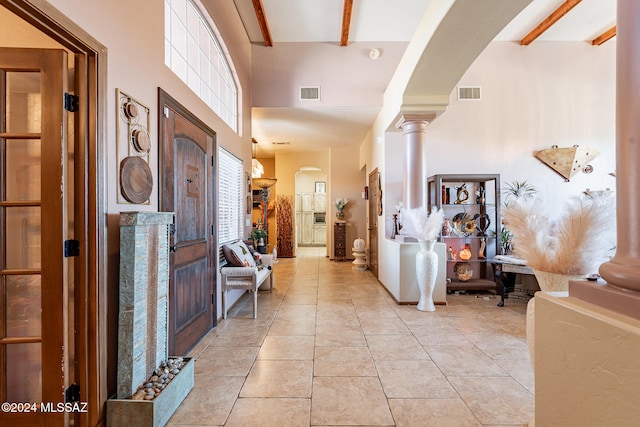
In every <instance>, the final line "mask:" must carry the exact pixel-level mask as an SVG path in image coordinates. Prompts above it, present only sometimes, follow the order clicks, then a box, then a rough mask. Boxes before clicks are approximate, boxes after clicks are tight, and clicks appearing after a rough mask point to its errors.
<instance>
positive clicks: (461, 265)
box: [453, 261, 473, 282]
mask: <svg viewBox="0 0 640 427" xmlns="http://www.w3.org/2000/svg"><path fill="white" fill-rule="evenodd" d="M453 274H454V275H455V276H456V279H458V280H459V281H461V282H468V281H469V280H470V279H471V278H472V277H473V266H472V265H471V264H470V263H468V262H466V261H461V262H456V264H455V265H454V266H453Z"/></svg>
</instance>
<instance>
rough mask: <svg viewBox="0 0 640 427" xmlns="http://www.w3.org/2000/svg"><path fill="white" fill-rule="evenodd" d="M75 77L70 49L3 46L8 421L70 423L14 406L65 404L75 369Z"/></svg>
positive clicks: (0, 224)
mask: <svg viewBox="0 0 640 427" xmlns="http://www.w3.org/2000/svg"><path fill="white" fill-rule="evenodd" d="M66 84H67V54H66V52H64V51H62V50H57V49H56V50H54V49H9V48H0V366H1V368H0V369H2V375H1V376H0V401H2V402H6V404H5V405H3V411H1V412H0V425H20V426H25V427H26V426H31V425H34V426H35V425H45V424H46V425H48V426H62V425H63V424H64V422H65V414H64V413H61V412H46V413H45V412H43V409H44V410H49V411H51V410H52V409H55V407H50V406H45V408H40V409H39V410H35V408H33V407H32V406H29V407H28V408H27V407H26V406H24V405H23V406H22V407H18V406H12V405H11V404H18V403H26V402H28V403H27V405H32V404H35V403H38V404H39V403H40V402H46V403H53V404H54V405H56V404H57V403H64V402H65V396H64V394H65V393H64V390H65V389H66V388H67V387H68V385H69V378H70V376H71V375H72V366H70V363H69V358H70V357H69V352H70V346H71V345H72V342H73V336H72V335H71V336H69V334H68V331H70V330H73V329H74V327H70V326H69V324H68V322H69V320H70V319H71V321H73V320H72V317H71V316H70V311H69V301H70V300H69V294H70V292H72V290H70V287H71V286H70V283H71V282H72V279H71V278H70V274H71V273H72V271H73V264H72V263H73V261H71V260H72V258H65V255H64V250H63V248H64V241H65V240H67V239H68V238H69V237H68V236H69V211H70V209H72V207H73V205H72V204H71V203H72V200H70V198H69V195H70V193H69V192H70V191H72V188H71V185H70V184H69V181H68V180H69V179H70V178H69V175H68V172H67V170H66V169H67V165H68V164H69V163H68V161H69V160H68V159H69V158H70V154H69V151H68V144H67V139H68V138H67V113H66V111H65V109H64V108H63V105H64V93H65V90H66ZM61 159H65V160H64V161H61ZM71 175H73V174H71ZM6 405H9V406H6Z"/></svg>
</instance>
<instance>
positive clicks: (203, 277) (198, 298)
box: [159, 90, 217, 356]
mask: <svg viewBox="0 0 640 427" xmlns="http://www.w3.org/2000/svg"><path fill="white" fill-rule="evenodd" d="M159 104H160V105H159V111H160V145H161V147H160V154H161V159H160V173H161V178H160V179H161V182H162V190H161V191H162V195H161V197H160V210H161V211H164V212H174V213H175V224H174V228H173V232H172V234H171V243H170V244H171V256H170V267H169V268H170V271H169V277H170V279H169V280H170V282H169V354H171V355H176V356H177V355H182V354H184V353H185V352H186V351H187V350H189V349H190V348H191V347H193V345H194V344H196V343H197V342H198V340H199V339H200V338H202V337H203V336H204V334H206V333H207V332H208V331H209V330H210V329H211V328H212V327H214V326H215V324H216V319H217V316H216V298H215V295H216V286H215V281H216V277H217V275H216V274H215V266H216V257H215V256H214V248H215V244H214V242H215V235H214V233H215V231H216V227H215V215H214V212H215V206H214V197H213V190H214V188H215V186H214V185H213V182H214V174H213V164H214V157H213V149H214V145H215V144H214V135H215V134H214V132H213V131H212V130H210V129H209V128H208V127H207V126H206V125H204V124H203V123H202V122H200V121H199V120H198V119H196V118H195V117H193V116H192V115H191V114H190V113H189V112H188V111H187V110H185V109H184V107H182V106H181V105H180V104H178V103H177V102H176V101H175V100H174V99H172V98H171V97H170V96H169V95H167V94H166V93H165V92H163V91H162V90H160V92H159Z"/></svg>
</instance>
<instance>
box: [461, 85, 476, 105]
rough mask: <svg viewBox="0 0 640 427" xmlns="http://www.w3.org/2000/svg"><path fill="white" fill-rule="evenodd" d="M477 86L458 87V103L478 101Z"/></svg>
mask: <svg viewBox="0 0 640 427" xmlns="http://www.w3.org/2000/svg"><path fill="white" fill-rule="evenodd" d="M479 99H480V87H479V86H458V101H465V100H479Z"/></svg>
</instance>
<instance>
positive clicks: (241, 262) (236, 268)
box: [220, 240, 273, 319]
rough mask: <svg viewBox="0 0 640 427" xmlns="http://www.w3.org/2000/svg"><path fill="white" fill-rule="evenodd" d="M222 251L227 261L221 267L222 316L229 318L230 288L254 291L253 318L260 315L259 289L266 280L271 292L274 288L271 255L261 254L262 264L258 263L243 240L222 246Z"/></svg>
mask: <svg viewBox="0 0 640 427" xmlns="http://www.w3.org/2000/svg"><path fill="white" fill-rule="evenodd" d="M222 253H223V254H224V258H225V260H226V261H227V263H226V265H224V266H223V267H222V268H220V275H221V277H222V289H221V290H222V316H223V318H224V319H226V318H227V291H228V290H229V289H241V290H247V291H249V292H251V293H253V318H254V319H256V318H257V316H258V289H259V288H260V286H262V284H263V283H265V282H266V281H268V282H269V292H271V290H272V288H273V278H272V274H271V273H272V266H273V257H272V256H271V255H260V259H261V261H262V263H261V265H258V264H256V261H255V259H254V254H253V253H252V251H251V250H250V249H249V247H248V246H247V245H246V244H245V243H244V242H243V241H241V240H239V241H237V242H235V243H231V244H228V245H223V246H222Z"/></svg>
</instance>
